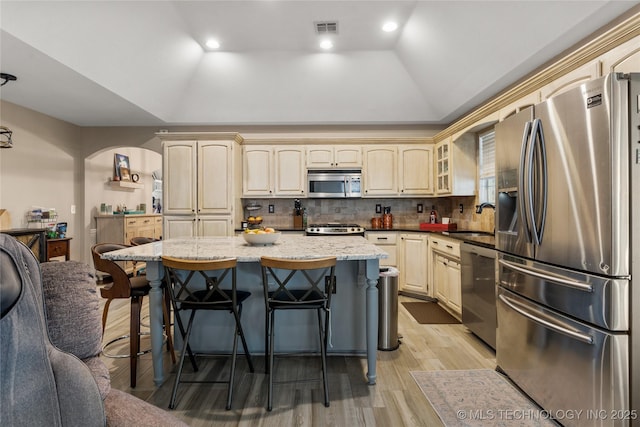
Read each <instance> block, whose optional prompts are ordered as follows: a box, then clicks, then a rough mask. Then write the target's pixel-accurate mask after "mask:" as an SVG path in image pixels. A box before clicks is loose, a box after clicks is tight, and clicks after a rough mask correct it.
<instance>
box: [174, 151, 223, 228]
mask: <svg viewBox="0 0 640 427" xmlns="http://www.w3.org/2000/svg"><path fill="white" fill-rule="evenodd" d="M232 144H233V142H230V141H167V142H165V145H164V155H163V163H164V165H163V166H164V173H163V176H164V177H163V183H164V184H165V188H164V190H163V198H164V206H163V209H164V213H165V214H171V215H173V214H194V213H198V214H221V213H222V214H226V213H231V211H232V206H233V194H232V188H233V186H232V185H231V181H232V174H231V172H232V169H233V164H232V155H231V153H232V149H233V146H232Z"/></svg>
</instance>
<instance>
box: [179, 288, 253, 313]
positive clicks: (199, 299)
mask: <svg viewBox="0 0 640 427" xmlns="http://www.w3.org/2000/svg"><path fill="white" fill-rule="evenodd" d="M207 292H208V291H206V290H201V291H195V292H193V297H186V298H185V299H184V300H182V302H181V304H182V308H183V309H185V310H191V309H194V308H196V309H205V310H206V309H209V310H230V309H231V301H227V302H226V303H224V304H213V305H207V304H206V303H215V302H220V301H226V300H227V297H225V296H223V295H221V294H220V293H219V292H214V293H213V294H212V295H211V296H210V297H209V298H208V299H207V300H206V301H203V300H204V298H205V297H206V295H207ZM227 295H228V298H231V291H230V290H229V291H227ZM250 296H251V292H247V291H236V298H237V302H238V304H241V303H242V302H244V301H245V300H246V299H247V298H249V297H250Z"/></svg>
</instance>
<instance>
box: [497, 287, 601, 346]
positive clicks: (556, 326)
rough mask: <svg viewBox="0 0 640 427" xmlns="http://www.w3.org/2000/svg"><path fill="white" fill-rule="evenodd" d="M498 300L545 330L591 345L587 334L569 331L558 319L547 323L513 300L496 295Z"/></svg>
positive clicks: (591, 339)
mask: <svg viewBox="0 0 640 427" xmlns="http://www.w3.org/2000/svg"><path fill="white" fill-rule="evenodd" d="M498 298H500V300H501V301H502V302H503V303H504V304H506V305H507V307H509V308H511V309H512V310H513V311H515V312H517V313H518V314H520V315H521V316H524V317H526V318H527V319H529V320H531V321H532V322H535V323H537V324H539V325H542V326H544V327H545V328H547V329H551V330H552V331H555V332H558V333H560V334H563V335H566V336H568V337H570V338H573V339H575V340H578V341H581V342H583V343H585V344H593V337H591V336H590V335H587V334H583V333H580V332H576V331H574V330H572V329H570V326H569V325H567V324H566V323H565V322H563V321H562V320H559V319H554V321H553V322H552V321H549V320H546V319H542V318H540V317H539V316H536V315H535V314H534V313H532V312H530V309H528V308H527V307H526V306H524V305H523V304H520V303H518V302H516V301H514V300H511V299H510V298H509V297H506V296H504V295H502V294H500V295H498Z"/></svg>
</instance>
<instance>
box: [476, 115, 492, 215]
mask: <svg viewBox="0 0 640 427" xmlns="http://www.w3.org/2000/svg"><path fill="white" fill-rule="evenodd" d="M495 136H496V133H495V130H493V128H492V129H490V130H488V131H484V132H481V133H479V134H478V143H479V150H478V153H479V154H478V174H479V176H478V198H479V200H478V202H479V203H491V204H495V203H496V138H495Z"/></svg>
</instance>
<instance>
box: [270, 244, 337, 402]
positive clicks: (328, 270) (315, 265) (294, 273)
mask: <svg viewBox="0 0 640 427" xmlns="http://www.w3.org/2000/svg"><path fill="white" fill-rule="evenodd" d="M260 264H261V267H262V284H263V289H264V299H265V304H266V307H265V308H266V310H265V311H266V319H265V357H268V361H265V365H266V372H267V374H268V375H269V392H268V397H267V399H268V402H267V410H268V411H271V410H272V407H273V384H274V383H275V381H274V371H273V362H274V353H275V349H274V340H275V332H276V327H275V313H276V311H278V310H316V311H317V314H318V331H319V337H320V355H321V359H322V382H323V387H324V406H326V407H328V406H329V383H328V378H327V331H328V330H329V324H330V314H331V311H330V310H331V294H332V290H333V286H334V284H335V266H336V258H335V257H330V258H320V259H311V260H290V259H278V258H271V257H262V258H261V259H260ZM269 276H271V277H273V279H274V280H275V282H276V285H277V286H278V288H277V289H275V290H269V280H268V278H269ZM300 276H302V277H301V278H300V279H299V280H293V278H294V277H300ZM326 277H329V279H325V278H326ZM326 283H329V284H331V285H327V284H326ZM323 314H324V325H323V319H322V317H323V316H322V315H323ZM318 380H319V379H312V380H307V381H318ZM284 382H291V381H278V382H277V383H284Z"/></svg>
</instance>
